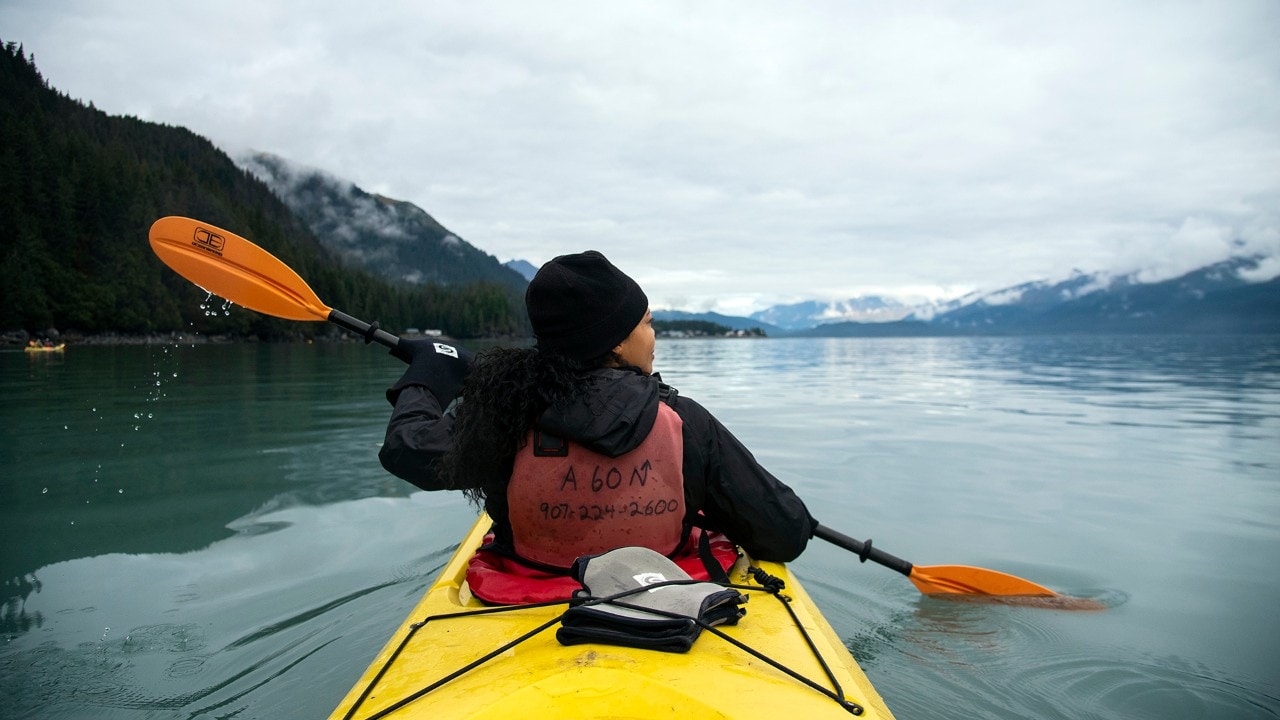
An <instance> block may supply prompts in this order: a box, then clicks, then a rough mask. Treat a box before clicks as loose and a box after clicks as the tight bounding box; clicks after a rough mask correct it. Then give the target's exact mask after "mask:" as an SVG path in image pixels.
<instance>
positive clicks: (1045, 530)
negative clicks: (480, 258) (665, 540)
mask: <svg viewBox="0 0 1280 720" xmlns="http://www.w3.org/2000/svg"><path fill="white" fill-rule="evenodd" d="M657 369H659V370H660V371H662V372H663V375H664V378H665V379H666V380H667V381H668V382H671V383H672V384H673V385H675V386H676V387H678V388H679V389H680V390H681V391H682V392H683V393H684V394H686V395H689V396H692V397H695V398H697V399H698V400H700V401H701V402H703V404H705V405H706V406H707V407H708V408H710V409H711V410H712V411H713V412H714V413H716V414H717V415H718V416H719V417H720V418H721V420H723V421H724V422H725V423H726V424H727V425H728V426H729V427H730V429H732V430H733V431H734V432H735V433H736V434H737V435H738V436H739V437H740V438H742V439H743V440H744V441H745V442H746V443H747V445H748V446H750V447H751V448H752V449H753V450H754V451H755V453H756V455H757V457H758V458H759V459H760V460H761V462H762V463H764V464H765V465H766V466H767V467H769V468H770V469H772V470H773V471H774V473H775V474H777V475H778V476H780V477H781V478H783V479H784V480H786V481H787V482H789V483H790V484H792V485H793V486H794V487H795V488H797V490H798V491H799V492H800V493H801V495H802V496H803V497H805V498H806V499H807V501H808V502H809V504H810V507H811V509H812V511H813V513H814V515H815V516H817V517H818V518H819V519H820V520H821V521H822V522H823V523H825V524H827V525H830V526H832V527H834V528H836V529H839V530H843V531H845V532H847V533H849V534H852V535H855V536H858V537H862V538H865V537H874V538H875V542H876V545H877V546H878V547H881V548H883V549H885V550H887V551H889V552H891V553H894V554H896V555H899V556H902V557H905V558H907V559H908V560H911V561H913V562H915V563H917V564H920V565H931V564H950V563H961V564H971V565H978V566H982V567H989V568H994V569H999V570H1004V571H1007V572H1012V573H1014V574H1017V575H1020V576H1023V577H1027V578H1029V579H1033V580H1035V581H1037V582H1041V583H1043V584H1046V585H1049V586H1051V587H1053V588H1055V589H1057V590H1059V591H1062V592H1066V593H1070V594H1074V595H1079V596H1085V597H1090V598H1094V599H1097V600H1099V601H1101V602H1102V603H1103V604H1104V605H1105V606H1106V609H1105V610H1102V611H1099V612H1063V611H1054V610H1045V609H1038V608H1026V607H1010V606H1002V605H990V604H971V603H957V602H948V601H943V600H937V599H932V598H926V597H922V596H921V595H920V594H919V593H918V592H916V591H915V589H914V587H913V586H912V585H911V584H910V583H909V582H907V581H906V580H905V578H902V577H901V576H900V575H897V574H895V573H893V572H890V571H888V570H885V569H883V568H879V567H877V566H874V565H861V564H859V563H858V562H857V561H856V558H853V557H851V556H850V555H849V554H848V553H846V552H844V551H841V550H839V549H836V548H834V547H831V546H827V545H825V544H823V543H821V542H820V541H814V544H812V545H811V546H810V549H809V550H808V551H807V552H806V553H805V555H804V556H803V557H802V558H801V559H800V560H799V561H797V562H796V563H795V567H796V570H797V572H798V573H799V574H800V576H801V577H802V579H803V580H804V581H805V584H806V586H807V587H808V588H809V590H810V592H811V593H812V594H814V595H815V597H816V598H817V599H818V601H819V603H820V604H821V605H822V607H823V609H824V610H825V611H826V613H827V615H828V618H829V619H830V620H831V621H832V623H833V624H834V625H835V627H836V629H837V631H838V632H839V633H840V634H841V635H842V636H844V637H845V638H846V639H847V641H848V645H849V646H850V648H851V650H852V651H853V652H854V654H855V656H857V657H858V658H859V659H860V661H861V662H862V663H863V666H864V668H865V669H866V670H867V672H868V674H869V675H870V677H871V678H872V680H873V682H875V683H876V685H877V687H878V688H879V689H880V691H881V693H882V694H883V695H884V696H885V698H886V700H887V702H888V703H889V705H890V707H891V708H892V709H893V710H894V711H895V713H896V714H897V715H898V717H900V718H934V717H943V716H951V715H954V714H957V713H959V714H962V715H966V716H976V717H991V718H1025V717H1035V718H1202V717H1206V718H1236V717H1239V718H1255V717H1275V716H1278V715H1280V681H1278V680H1277V678H1280V620H1278V619H1277V612H1276V608H1277V607H1280V578H1278V577H1277V574H1276V568H1277V567H1280V563H1278V562H1277V561H1280V339H1278V338H1234V337H1218V338H1203V337H1201V338H1163V337H1162V338H1116V337H1098V338H1090V337H1080V338H1002V339H910V340H756V341H666V342H660V344H659V348H658V363H657ZM399 371H400V366H399V364H398V363H397V362H396V361H395V360H393V359H391V358H389V357H388V356H387V355H386V354H385V352H383V351H381V350H379V349H376V348H366V347H363V346H360V345H340V346H333V345H311V346H309V345H293V346H259V345H236V346H216V345H197V346H191V345H170V346H150V347H72V348H70V349H69V350H68V352H67V353H66V355H65V357H62V356H53V357H40V358H29V357H26V356H25V355H24V354H23V353H21V352H18V353H11V352H10V353H0V388H2V389H3V398H4V403H3V409H2V410H0V413H2V414H3V417H2V418H0V473H3V480H0V528H3V532H4V535H3V551H2V552H3V554H2V555H0V579H3V582H4V595H5V597H6V600H5V604H4V607H3V615H2V616H0V632H2V633H3V635H2V637H3V639H2V640H0V643H2V644H0V706H3V707H4V708H5V709H6V710H5V713H4V715H5V716H6V717H15V718H82V717H95V718H97V717H101V718H129V719H134V718H137V719H141V718H170V717H172V718H195V717H215V718H216V717H237V718H250V717H252V718H267V717H271V718H281V717H298V718H302V717H317V716H324V715H325V714H327V713H328V711H329V710H330V709H331V708H332V707H333V706H334V705H336V703H337V702H338V700H339V699H340V698H341V696H342V695H343V694H344V693H345V692H346V690H347V689H348V688H349V687H350V686H351V685H352V684H353V683H354V682H355V680H356V679H357V677H358V676H359V674H360V673H361V671H362V670H363V669H364V667H365V666H366V665H367V664H368V662H369V661H370V660H371V659H372V656H373V654H374V653H375V652H376V651H377V650H378V649H379V648H380V647H381V645H382V644H383V643H384V642H385V640H386V638H387V636H388V635H389V633H390V632H391V631H392V629H393V628H394V627H395V626H396V625H397V624H398V623H399V622H400V621H401V620H402V619H403V618H404V616H405V615H406V614H407V613H408V612H409V610H410V608H411V606H412V604H413V603H414V601H415V599H416V598H417V597H418V596H419V595H420V594H421V593H422V591H423V590H424V589H425V587H426V585H427V584H428V583H429V582H430V580H431V578H432V577H433V576H434V574H435V573H436V572H437V571H438V570H439V569H440V567H441V566H442V565H443V563H444V562H445V560H446V559H447V558H448V556H449V554H450V553H451V551H452V549H453V547H454V546H455V544H456V542H457V540H458V539H459V538H460V536H461V534H462V532H463V531H464V530H465V529H466V528H467V527H468V526H469V524H470V522H471V519H472V515H471V510H470V508H469V507H468V506H467V505H466V503H465V502H464V501H463V500H462V499H461V498H460V497H458V496H456V495H449V494H427V493H420V492H411V491H412V490H413V488H412V487H410V486H408V485H407V484H405V483H403V482H401V481H399V480H396V479H395V478H392V477H390V476H388V475H386V474H385V473H384V472H383V471H382V469H381V468H380V466H379V465H378V463H377V458H376V453H377V449H378V444H379V442H380V441H381V438H382V431H383V425H384V423H385V421H386V417H387V415H388V412H389V406H387V405H386V403H385V400H383V399H382V391H383V389H384V388H385V387H386V386H387V385H388V384H390V383H391V382H392V381H393V380H394V379H395V378H396V377H397V376H398V374H399Z"/></svg>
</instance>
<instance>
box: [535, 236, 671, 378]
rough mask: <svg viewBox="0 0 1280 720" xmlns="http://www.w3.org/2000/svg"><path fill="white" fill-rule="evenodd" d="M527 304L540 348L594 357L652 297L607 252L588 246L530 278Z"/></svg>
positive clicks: (640, 315) (614, 342)
mask: <svg viewBox="0 0 1280 720" xmlns="http://www.w3.org/2000/svg"><path fill="white" fill-rule="evenodd" d="M524 304H525V308H526V309H527V310H528V311H529V322H530V323H531V324H532V325H533V334H534V335H535V336H537V338H538V347H539V348H541V349H543V350H546V351H549V352H555V353H560V354H561V355H565V356H567V357H569V358H572V359H574V360H591V359H593V358H597V357H600V356H602V355H604V354H605V353H607V352H609V351H610V350H612V349H613V348H615V347H617V346H618V344H619V343H621V342H622V341H623V340H625V339H626V338H627V336H628V335H630V334H631V331H632V330H634V329H635V327H636V325H639V324H640V321H641V320H642V319H644V314H645V312H646V311H647V310H648V309H649V298H647V297H645V294H644V291H643V290H641V289H640V286H639V285H637V284H636V281H635V280H632V279H631V278H629V277H627V275H626V274H625V273H623V272H622V271H621V270H619V269H618V268H616V267H614V266H613V263H611V262H609V260H608V259H607V258H605V256H604V255H601V254H600V253H598V252H596V251H595V250H588V251H586V252H584V253H578V254H576V255H561V256H560V257H558V258H555V259H553V260H551V261H550V262H548V263H547V264H546V265H543V266H542V268H541V269H540V270H538V274H537V275H534V276H533V280H531V281H530V282H529V288H528V290H526V291H525V293H524Z"/></svg>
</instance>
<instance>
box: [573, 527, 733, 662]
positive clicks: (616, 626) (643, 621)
mask: <svg viewBox="0 0 1280 720" xmlns="http://www.w3.org/2000/svg"><path fill="white" fill-rule="evenodd" d="M570 572H571V573H572V574H573V577H574V578H575V579H576V580H577V581H578V582H580V583H582V587H583V588H584V592H582V593H579V600H580V601H583V600H585V601H586V602H585V603H584V604H578V605H575V606H574V607H571V608H570V609H568V610H567V611H565V613H564V617H563V618H562V619H561V621H560V629H559V630H557V631H556V639H557V640H559V641H560V642H561V644H564V645H577V644H580V643H605V644H610V645H626V646H628V647H637V648H649V649H653V650H662V651H664V652H688V651H689V648H690V647H692V646H693V641H694V640H697V639H698V634H699V633H701V632H702V626H700V625H699V624H698V623H697V622H696V621H695V619H696V620H701V621H702V622H704V623H706V624H708V625H722V624H727V625H734V624H737V622H738V618H740V617H742V616H743V615H744V614H746V610H745V609H744V608H742V607H741V605H742V603H744V602H746V601H747V598H746V596H745V595H742V594H741V593H739V592H738V591H737V590H733V589H731V588H725V587H721V586H720V585H716V584H715V583H709V582H694V581H693V579H692V578H690V577H689V575H688V573H686V572H685V571H683V570H681V569H680V567H679V566H678V565H676V564H675V563H674V562H672V561H671V559H670V558H668V557H666V556H664V555H662V554H661V553H658V552H655V551H653V550H649V549H648V548H642V547H625V548H618V549H617V550H610V551H609V552H607V553H603V554H601V555H593V556H587V557H581V558H578V560H577V561H576V562H574V564H573V568H572V570H571V571H570ZM673 581H674V582H677V583H679V584H673V585H665V584H664V585H656V584H658V583H668V582H673ZM655 585H656V586H655ZM619 595H620V596H619ZM614 596H619V597H616V598H615V597H614ZM602 598H613V599H612V600H609V601H605V602H599V600H600V599H602ZM620 603H623V604H625V605H628V606H632V607H623V606H622V605H621V604H620ZM650 611H655V612H650Z"/></svg>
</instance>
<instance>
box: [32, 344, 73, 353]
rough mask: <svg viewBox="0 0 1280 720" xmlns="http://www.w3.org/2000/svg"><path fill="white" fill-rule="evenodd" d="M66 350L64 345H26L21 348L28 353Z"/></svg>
mask: <svg viewBox="0 0 1280 720" xmlns="http://www.w3.org/2000/svg"><path fill="white" fill-rule="evenodd" d="M66 349H67V344H66V343H59V344H57V345H28V346H26V347H25V348H23V350H26V351H27V352H29V353H47V352H62V351H63V350H66Z"/></svg>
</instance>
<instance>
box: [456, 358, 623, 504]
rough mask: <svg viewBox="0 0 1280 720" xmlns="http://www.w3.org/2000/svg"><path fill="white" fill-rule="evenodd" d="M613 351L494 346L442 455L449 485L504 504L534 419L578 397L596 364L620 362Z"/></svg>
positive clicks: (466, 388) (475, 374) (481, 362)
mask: <svg viewBox="0 0 1280 720" xmlns="http://www.w3.org/2000/svg"><path fill="white" fill-rule="evenodd" d="M618 363H619V358H618V356H617V355H615V354H614V353H613V352H612V351H610V352H608V353H606V354H604V355H602V356H600V357H598V358H594V359H592V360H589V361H586V362H582V361H578V360H572V359H570V358H567V357H565V356H563V355H560V354H558V353H550V352H544V351H542V350H539V349H538V348H536V347H533V348H493V349H490V350H486V351H484V352H482V353H480V355H479V356H478V357H477V358H476V365H475V368H474V369H473V370H472V371H471V374H470V375H469V376H468V377H467V380H466V382H465V383H464V384H463V386H462V391H461V396H462V402H460V403H459V404H458V406H457V408H456V410H455V412H456V418H455V420H454V424H453V443H452V447H451V449H450V450H449V452H447V453H445V455H444V457H442V458H441V460H440V468H439V472H440V477H441V479H442V480H443V481H444V483H445V487H449V488H453V489H462V490H463V491H464V493H465V494H466V496H467V498H468V499H470V500H471V501H472V503H474V504H475V505H476V506H477V507H485V508H486V509H491V512H492V509H496V508H493V506H494V505H495V504H497V505H505V502H506V488H507V482H508V481H509V480H510V479H511V472H512V469H513V467H514V465H515V457H516V452H517V451H518V450H519V449H520V448H521V447H523V446H524V445H525V442H526V438H527V436H528V433H529V430H530V428H532V427H533V425H534V422H535V421H536V420H537V419H538V417H539V416H541V415H542V413H543V412H545V411H546V409H547V408H549V407H552V406H554V405H563V404H566V403H568V402H570V401H572V400H573V399H574V398H576V397H578V396H579V395H581V394H582V392H583V391H584V388H585V387H586V384H587V373H588V372H590V371H591V370H594V369H596V368H601V367H607V366H611V365H617V364H618Z"/></svg>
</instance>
